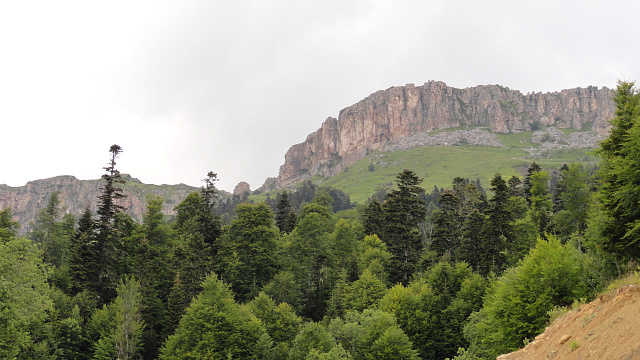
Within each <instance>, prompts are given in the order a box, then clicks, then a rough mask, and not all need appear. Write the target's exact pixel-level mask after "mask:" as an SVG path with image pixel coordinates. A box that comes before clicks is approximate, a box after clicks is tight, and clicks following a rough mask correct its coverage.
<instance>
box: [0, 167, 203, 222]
mask: <svg viewBox="0 0 640 360" xmlns="http://www.w3.org/2000/svg"><path fill="white" fill-rule="evenodd" d="M123 177H124V178H125V179H126V180H127V183H126V184H125V186H124V193H125V194H126V195H127V197H126V198H125V199H123V200H122V201H121V202H120V205H122V206H123V207H124V208H125V211H126V212H127V213H128V214H130V215H131V216H132V217H133V218H134V219H136V220H138V221H141V220H142V215H143V214H144V211H145V209H146V200H145V198H146V195H147V194H155V195H158V196H160V197H162V198H163V199H164V205H163V208H162V212H163V213H164V214H165V215H173V214H174V210H173V208H174V207H175V206H176V205H178V204H179V203H180V202H181V201H182V200H183V199H184V198H185V197H186V196H187V195H188V194H189V193H191V192H193V191H197V190H198V188H195V187H192V186H188V185H184V184H180V185H145V184H142V183H141V182H140V181H139V180H137V179H133V178H131V177H130V176H128V175H124V176H123ZM102 186H103V181H102V180H78V179H76V178H75V177H73V176H56V177H53V178H49V179H44V180H35V181H29V182H28V183H27V184H26V185H25V186H20V187H10V186H7V185H0V209H5V208H7V207H10V208H11V211H12V213H13V214H14V220H16V221H18V223H20V226H21V227H20V233H21V234H25V233H26V232H27V231H29V228H30V226H31V223H32V222H34V221H35V219H36V217H37V214H38V212H39V211H40V210H41V209H43V208H44V207H45V206H46V205H47V201H48V200H49V196H50V195H51V193H52V192H54V191H60V201H61V204H62V207H64V208H65V210H64V212H63V214H69V213H70V214H74V215H76V216H79V215H80V214H81V213H82V212H83V211H84V209H85V207H86V205H87V204H88V205H89V206H90V207H91V209H92V210H93V211H94V212H95V210H96V205H97V197H98V195H99V193H100V188H101V187H102Z"/></svg>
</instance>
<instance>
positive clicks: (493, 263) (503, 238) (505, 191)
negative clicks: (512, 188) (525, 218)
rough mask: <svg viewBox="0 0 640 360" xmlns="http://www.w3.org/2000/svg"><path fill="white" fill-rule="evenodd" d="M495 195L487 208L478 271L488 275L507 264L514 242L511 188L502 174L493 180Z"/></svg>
mask: <svg viewBox="0 0 640 360" xmlns="http://www.w3.org/2000/svg"><path fill="white" fill-rule="evenodd" d="M491 191H492V192H493V197H492V198H491V199H490V200H489V205H488V207H487V210H486V215H487V219H486V221H485V223H484V225H483V229H482V233H483V237H484V241H483V242H482V245H481V249H480V261H479V264H478V268H477V270H478V272H480V273H481V274H483V275H487V274H489V273H490V272H492V271H493V272H495V273H500V272H502V271H503V270H504V269H505V268H506V265H507V258H506V250H507V249H508V248H509V247H510V246H511V245H512V244H513V243H514V241H515V234H514V233H513V226H512V223H513V221H514V220H515V217H514V215H513V213H512V212H511V211H510V210H511V209H510V206H509V199H510V196H509V188H508V187H507V183H506V182H505V181H504V179H502V176H500V174H496V175H495V177H494V178H493V179H492V180H491Z"/></svg>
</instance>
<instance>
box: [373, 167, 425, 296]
mask: <svg viewBox="0 0 640 360" xmlns="http://www.w3.org/2000/svg"><path fill="white" fill-rule="evenodd" d="M421 182H422V179H420V178H418V176H417V175H416V174H415V173H414V172H413V171H411V170H404V171H403V172H401V173H400V174H398V176H396V183H397V184H398V189H394V190H391V192H389V194H387V198H386V200H385V202H384V203H383V205H382V206H383V209H384V214H385V221H384V224H385V225H384V229H383V231H382V233H383V235H381V236H380V237H381V239H382V241H384V242H385V243H386V244H387V246H388V249H389V252H391V255H392V258H391V268H390V271H389V273H390V280H391V282H392V283H396V282H401V283H403V284H406V283H407V282H408V281H409V279H410V278H411V275H412V274H413V273H414V272H415V270H416V266H417V262H418V258H419V256H418V254H419V253H420V252H421V251H422V234H421V232H420V230H419V225H420V224H421V223H422V222H424V221H425V216H426V214H427V207H426V204H425V202H424V200H423V199H422V198H421V197H420V196H419V195H420V194H422V193H423V192H424V190H423V189H422V188H421V187H420V186H419V184H420V183H421Z"/></svg>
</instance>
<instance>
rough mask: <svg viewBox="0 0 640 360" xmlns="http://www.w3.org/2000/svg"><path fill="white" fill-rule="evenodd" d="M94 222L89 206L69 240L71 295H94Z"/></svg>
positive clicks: (95, 282) (95, 258) (95, 279)
mask: <svg viewBox="0 0 640 360" xmlns="http://www.w3.org/2000/svg"><path fill="white" fill-rule="evenodd" d="M95 236H96V233H95V221H94V220H93V214H92V213H91V209H90V208H89V205H88V204H87V206H86V207H85V209H84V212H83V213H82V216H80V219H78V229H77V230H76V233H75V235H74V236H73V238H72V239H71V246H70V249H69V277H70V278H71V293H72V294H77V293H79V292H82V291H84V290H86V291H90V292H92V293H96V291H97V288H96V286H97V284H98V279H97V277H96V275H97V273H98V270H97V269H98V263H97V260H98V258H97V256H96V250H95Z"/></svg>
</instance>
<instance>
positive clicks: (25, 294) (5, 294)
mask: <svg viewBox="0 0 640 360" xmlns="http://www.w3.org/2000/svg"><path fill="white" fill-rule="evenodd" d="M5 229H6V228H5ZM48 290H49V285H48V284H47V270H46V266H45V265H44V264H43V262H42V252H41V251H40V250H38V248H37V246H35V245H33V244H32V243H31V241H29V240H27V239H16V238H5V239H3V241H2V242H0V358H3V359H13V358H15V357H16V356H19V355H20V354H21V353H22V352H24V351H27V350H31V348H33V347H34V346H36V345H35V344H36V342H37V340H36V339H33V338H32V336H31V334H30V331H29V328H30V327H36V328H37V327H40V326H42V324H43V322H44V321H45V319H46V318H47V316H48V315H47V312H48V311H50V310H51V309H52V301H51V299H50V298H49V296H48Z"/></svg>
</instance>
